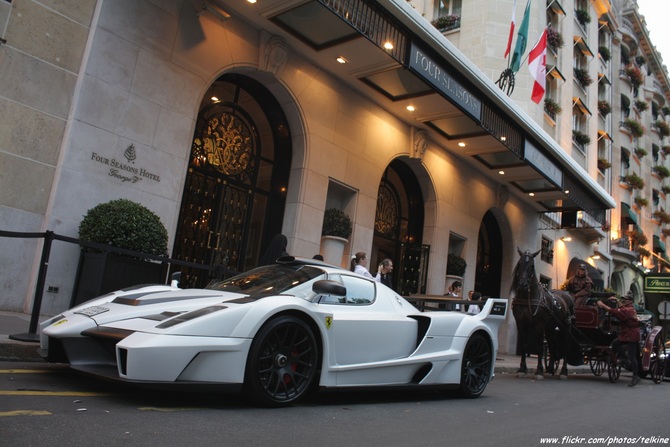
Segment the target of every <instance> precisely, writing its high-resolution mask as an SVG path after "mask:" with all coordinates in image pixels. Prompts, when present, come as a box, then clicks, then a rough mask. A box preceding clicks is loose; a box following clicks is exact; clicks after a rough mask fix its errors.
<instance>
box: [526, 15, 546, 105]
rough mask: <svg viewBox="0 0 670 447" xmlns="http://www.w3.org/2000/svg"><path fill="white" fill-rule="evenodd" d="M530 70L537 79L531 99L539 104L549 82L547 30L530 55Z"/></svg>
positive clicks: (543, 32)
mask: <svg viewBox="0 0 670 447" xmlns="http://www.w3.org/2000/svg"><path fill="white" fill-rule="evenodd" d="M528 69H529V70H530V75H531V76H532V77H533V79H535V82H534V83H533V92H532V93H531V95H530V99H532V100H533V101H535V103H537V104H539V103H540V101H542V97H543V96H544V91H545V84H546V80H547V28H545V29H544V31H542V35H541V36H540V40H538V41H537V43H536V44H535V46H534V47H533V49H532V50H530V53H528Z"/></svg>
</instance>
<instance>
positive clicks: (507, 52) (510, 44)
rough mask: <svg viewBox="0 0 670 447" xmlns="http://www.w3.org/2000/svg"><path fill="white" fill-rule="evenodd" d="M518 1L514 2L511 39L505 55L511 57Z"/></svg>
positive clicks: (510, 29)
mask: <svg viewBox="0 0 670 447" xmlns="http://www.w3.org/2000/svg"><path fill="white" fill-rule="evenodd" d="M515 22H516V0H514V6H512V23H510V25H509V37H508V38H507V48H505V55H504V56H503V57H507V56H508V55H509V52H510V50H511V49H512V39H513V38H514V27H515V26H516V23H515Z"/></svg>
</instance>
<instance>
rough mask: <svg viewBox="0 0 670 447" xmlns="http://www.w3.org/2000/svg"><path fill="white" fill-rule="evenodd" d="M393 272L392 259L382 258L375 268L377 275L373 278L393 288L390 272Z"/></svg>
mask: <svg viewBox="0 0 670 447" xmlns="http://www.w3.org/2000/svg"><path fill="white" fill-rule="evenodd" d="M392 272H393V261H391V260H390V259H389V258H386V259H384V260H383V261H382V262H381V263H380V264H379V267H378V268H377V276H375V279H376V280H377V281H379V282H380V283H382V284H384V285H385V286H386V287H388V288H389V289H393V278H392V277H391V273H392Z"/></svg>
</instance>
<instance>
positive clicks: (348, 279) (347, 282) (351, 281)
mask: <svg viewBox="0 0 670 447" xmlns="http://www.w3.org/2000/svg"><path fill="white" fill-rule="evenodd" d="M328 279H332V280H333V281H339V282H341V283H342V284H343V285H344V287H346V289H347V295H346V296H345V297H334V296H325V297H322V298H321V302H322V303H324V304H347V305H352V306H356V305H366V304H371V303H373V302H374V301H375V290H376V289H375V283H374V281H371V280H368V279H365V278H359V277H356V276H351V275H329V277H328Z"/></svg>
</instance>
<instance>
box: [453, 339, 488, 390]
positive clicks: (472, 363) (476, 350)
mask: <svg viewBox="0 0 670 447" xmlns="http://www.w3.org/2000/svg"><path fill="white" fill-rule="evenodd" d="M492 362H493V351H492V350H491V346H490V345H489V343H488V341H487V340H486V338H485V337H484V336H483V335H482V334H474V335H473V336H472V337H471V338H470V340H468V343H467V344H466V345H465V351H464V352H463V364H462V365H461V386H460V389H459V391H460V394H461V395H462V396H463V397H468V398H473V397H479V396H480V395H481V394H482V393H483V392H484V389H486V385H488V383H489V381H490V380H491V366H492Z"/></svg>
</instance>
